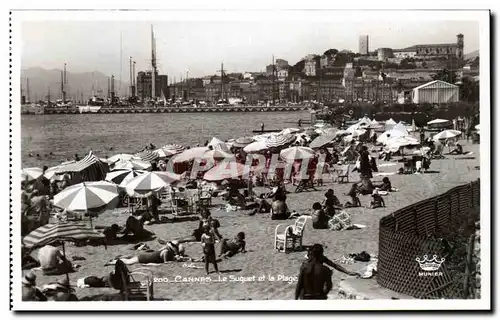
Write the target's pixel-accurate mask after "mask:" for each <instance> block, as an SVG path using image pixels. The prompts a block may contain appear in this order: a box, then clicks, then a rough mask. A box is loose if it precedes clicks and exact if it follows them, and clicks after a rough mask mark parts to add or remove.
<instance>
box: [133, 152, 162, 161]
mask: <svg viewBox="0 0 500 320" xmlns="http://www.w3.org/2000/svg"><path fill="white" fill-rule="evenodd" d="M134 157H135V158H138V159H141V160H142V161H145V162H154V161H156V160H158V159H159V158H160V157H159V156H158V154H157V153H155V152H153V151H151V150H144V151H141V152H138V153H136V154H135V155H134Z"/></svg>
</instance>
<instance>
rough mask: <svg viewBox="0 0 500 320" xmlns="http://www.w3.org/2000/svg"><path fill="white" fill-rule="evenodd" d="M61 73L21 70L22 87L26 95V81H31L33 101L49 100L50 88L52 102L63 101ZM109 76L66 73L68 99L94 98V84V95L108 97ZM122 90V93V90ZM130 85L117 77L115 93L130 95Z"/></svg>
mask: <svg viewBox="0 0 500 320" xmlns="http://www.w3.org/2000/svg"><path fill="white" fill-rule="evenodd" d="M61 71H62V70H60V69H52V70H46V69H43V68H38V67H34V68H28V69H24V70H21V83H22V84H21V86H22V90H23V93H24V94H26V79H29V91H30V97H29V98H30V99H31V101H37V100H47V93H48V88H49V87H50V100H52V101H55V100H57V99H61ZM108 78H109V77H108V76H107V75H105V74H104V73H102V72H99V71H94V72H84V73H73V72H69V71H66V79H67V85H66V98H67V99H71V100H76V101H78V100H81V93H83V99H84V100H85V101H86V100H88V99H89V98H90V97H91V96H92V84H94V94H96V95H98V96H100V97H106V96H107V93H108ZM119 88H121V92H119V91H120V89H119ZM128 90H129V84H128V83H126V82H123V81H122V82H121V87H120V81H119V79H118V78H117V77H116V76H115V91H116V94H117V95H119V96H124V95H127V94H128Z"/></svg>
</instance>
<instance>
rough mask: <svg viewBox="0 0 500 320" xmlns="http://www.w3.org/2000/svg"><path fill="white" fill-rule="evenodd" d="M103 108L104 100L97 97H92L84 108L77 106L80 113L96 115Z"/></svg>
mask: <svg viewBox="0 0 500 320" xmlns="http://www.w3.org/2000/svg"><path fill="white" fill-rule="evenodd" d="M103 106H104V99H102V98H99V97H95V96H94V97H92V98H90V100H89V101H88V103H87V105H86V106H78V111H79V112H80V113H97V112H99V110H101V108H102V107H103Z"/></svg>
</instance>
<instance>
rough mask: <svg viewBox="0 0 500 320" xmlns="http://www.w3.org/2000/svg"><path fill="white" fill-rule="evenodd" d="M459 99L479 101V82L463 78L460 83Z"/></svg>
mask: <svg viewBox="0 0 500 320" xmlns="http://www.w3.org/2000/svg"><path fill="white" fill-rule="evenodd" d="M460 100H462V101H467V102H478V101H479V82H476V81H473V80H471V79H470V78H463V79H462V84H461V85H460Z"/></svg>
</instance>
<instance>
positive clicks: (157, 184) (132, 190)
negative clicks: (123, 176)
mask: <svg viewBox="0 0 500 320" xmlns="http://www.w3.org/2000/svg"><path fill="white" fill-rule="evenodd" d="M183 177H184V175H180V174H175V173H173V172H168V171H153V172H148V173H145V174H142V175H140V176H137V177H135V178H133V179H131V180H130V181H128V183H127V185H126V186H125V189H126V190H127V194H128V195H129V196H136V195H143V196H148V195H149V194H150V193H151V192H158V191H160V190H161V189H163V188H165V187H166V186H169V185H174V184H176V183H178V182H179V181H181V180H182V179H183Z"/></svg>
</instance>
